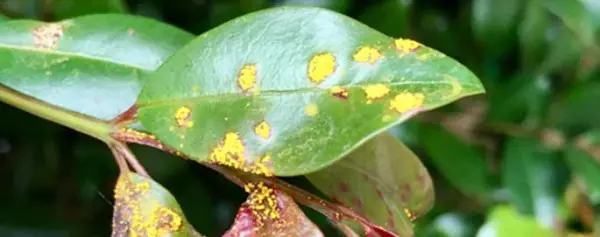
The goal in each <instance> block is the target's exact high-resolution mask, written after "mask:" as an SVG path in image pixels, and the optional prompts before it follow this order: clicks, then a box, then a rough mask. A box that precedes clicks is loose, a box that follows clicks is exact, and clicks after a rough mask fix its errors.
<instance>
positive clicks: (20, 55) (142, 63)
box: [0, 14, 192, 120]
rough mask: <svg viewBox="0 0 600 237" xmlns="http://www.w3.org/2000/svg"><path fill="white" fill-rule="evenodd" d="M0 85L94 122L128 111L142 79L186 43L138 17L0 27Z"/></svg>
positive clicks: (185, 38) (174, 32) (183, 38)
mask: <svg viewBox="0 0 600 237" xmlns="http://www.w3.org/2000/svg"><path fill="white" fill-rule="evenodd" d="M0 32H2V34H0V68H2V77H0V83H1V84H3V85H5V86H7V87H10V88H12V89H14V90H17V91H19V92H22V93H24V94H27V95H29V96H32V97H35V98H37V99H40V100H42V101H45V102H47V103H49V104H52V105H56V106H59V107H63V108H65V109H68V110H72V111H75V112H79V113H82V114H86V115H89V116H92V117H96V118H99V119H106V120H108V119H112V118H114V117H116V116H117V115H118V114H120V113H121V112H123V111H125V110H127V108H129V107H130V106H131V105H133V104H134V101H135V99H136V97H137V95H138V93H139V91H140V89H141V84H140V80H141V79H140V77H141V75H142V74H145V73H147V72H148V71H152V70H154V69H156V68H157V67H158V66H159V65H160V64H161V63H162V62H163V61H164V60H165V58H167V57H168V56H170V55H171V54H172V53H173V52H174V51H175V50H176V49H177V48H179V47H181V46H183V44H185V43H186V42H187V41H188V40H190V39H191V38H192V35H191V34H188V33H186V32H184V31H181V30H179V29H176V28H173V27H171V26H168V25H165V24H163V23H159V22H157V21H154V20H151V19H146V18H142V17H136V16H128V15H116V14H103V15H90V16H84V17H78V18H74V19H71V20H65V21H61V22H56V23H43V22H37V21H31V20H13V21H9V22H5V23H3V24H0Z"/></svg>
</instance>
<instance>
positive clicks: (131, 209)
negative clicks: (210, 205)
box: [112, 173, 201, 237]
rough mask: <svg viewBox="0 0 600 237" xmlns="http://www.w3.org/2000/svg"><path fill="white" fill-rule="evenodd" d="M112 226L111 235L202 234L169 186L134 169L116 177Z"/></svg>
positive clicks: (196, 236) (181, 236) (117, 236)
mask: <svg viewBox="0 0 600 237" xmlns="http://www.w3.org/2000/svg"><path fill="white" fill-rule="evenodd" d="M112 226H113V232H112V236H113V237H127V236H178V237H184V236H185V237H187V236H195V237H199V236H201V235H200V234H199V233H198V232H196V230H194V228H193V227H192V226H191V225H190V224H189V223H188V222H187V220H186V218H185V216H184V215H183V211H182V210H181V208H180V207H179V204H178V203H177V200H175V198H174V197H173V196H172V195H171V194H170V193H169V191H168V190H166V189H165V188H164V187H162V186H161V185H160V184H158V183H156V182H154V181H153V180H151V179H148V178H145V177H143V176H140V175H137V174H135V173H125V174H121V176H120V177H119V180H118V181H117V185H116V187H115V205H114V213H113V222H112Z"/></svg>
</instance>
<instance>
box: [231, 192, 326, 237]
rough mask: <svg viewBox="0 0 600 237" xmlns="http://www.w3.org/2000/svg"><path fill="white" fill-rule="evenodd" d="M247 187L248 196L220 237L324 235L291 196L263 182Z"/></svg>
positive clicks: (305, 236)
mask: <svg viewBox="0 0 600 237" xmlns="http://www.w3.org/2000/svg"><path fill="white" fill-rule="evenodd" d="M250 185H252V187H251V188H247V191H249V192H250V196H249V197H248V199H247V200H246V202H245V203H243V204H242V205H241V207H240V209H239V211H238V214H237V216H236V217H235V221H234V223H233V225H232V226H231V228H230V229H229V230H228V231H227V232H226V233H225V234H224V235H223V237H244V236H245V237H270V236H290V237H295V236H297V237H323V236H324V235H323V233H321V230H319V228H318V227H317V226H316V225H315V224H314V223H312V222H311V221H310V219H308V217H306V215H305V214H304V213H303V212H302V210H300V208H299V207H298V205H297V204H296V203H295V202H294V200H293V199H292V198H291V197H290V196H288V195H287V194H285V193H284V192H281V191H279V190H275V189H272V188H270V187H268V186H266V185H264V184H263V183H258V184H256V185H254V184H250ZM247 187H248V186H247ZM266 213H268V215H267V214H266Z"/></svg>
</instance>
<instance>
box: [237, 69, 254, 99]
mask: <svg viewBox="0 0 600 237" xmlns="http://www.w3.org/2000/svg"><path fill="white" fill-rule="evenodd" d="M255 84H256V65H254V64H247V65H244V67H242V69H241V70H240V73H239V75H238V85H239V86H240V88H241V89H242V90H243V91H244V92H246V91H248V90H250V89H252V88H253V87H254V85H255Z"/></svg>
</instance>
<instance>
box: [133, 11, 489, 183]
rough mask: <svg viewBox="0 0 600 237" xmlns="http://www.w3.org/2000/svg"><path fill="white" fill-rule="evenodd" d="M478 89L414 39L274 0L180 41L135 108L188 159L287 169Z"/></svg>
mask: <svg viewBox="0 0 600 237" xmlns="http://www.w3.org/2000/svg"><path fill="white" fill-rule="evenodd" d="M290 29H294V30H290ZM482 92H483V88H482V86H481V84H480V82H479V81H478V79H477V78H476V77H475V76H474V75H473V74H472V73H471V72H470V71H469V70H468V69H467V68H465V67H464V66H462V65H461V64H459V63H458V62H456V61H455V60H453V59H451V58H448V57H446V56H445V55H443V54H441V53H439V52H437V51H435V50H433V49H431V48H428V47H425V46H423V45H420V44H419V43H417V42H414V41H412V40H407V39H398V40H394V39H392V38H390V37H388V36H385V35H383V34H381V33H378V32H376V31H374V30H372V29H370V28H368V27H366V26H365V25H363V24H361V23H359V22H357V21H355V20H352V19H350V18H348V17H346V16H343V15H340V14H337V13H334V12H331V11H329V10H324V9H318V8H302V7H289V8H288V7H282V8H271V9H268V10H263V11H259V12H255V13H251V14H248V15H245V16H243V17H240V18H237V19H235V20H232V21H230V22H228V23H226V24H224V25H221V26H219V27H217V28H215V29H213V30H211V31H208V32H206V33H204V34H203V35H201V36H199V37H198V38H197V39H195V40H194V41H193V42H191V43H190V44H188V45H186V46H185V47H183V48H182V49H181V50H179V51H178V52H177V53H175V54H174V55H173V56H172V57H171V58H170V59H169V60H167V62H165V64H163V65H162V66H161V67H160V68H159V69H158V70H157V71H156V73H153V74H152V76H151V77H150V78H149V79H148V81H147V83H146V84H145V85H144V88H143V89H142V92H141V94H140V97H139V98H138V101H137V106H138V107H139V110H138V114H137V115H138V119H139V120H140V121H141V122H142V124H143V126H144V127H145V128H146V129H148V131H150V132H151V133H153V134H155V135H156V136H157V138H159V139H160V140H162V141H163V142H164V143H165V144H166V145H168V146H170V147H173V148H176V149H178V150H179V151H180V152H181V153H183V154H184V155H187V156H189V157H191V158H192V159H193V160H196V161H199V162H214V163H219V164H223V165H227V166H232V167H236V168H239V169H243V170H246V171H249V172H252V173H258V174H267V175H269V174H275V175H278V176H292V175H301V174H305V173H309V172H312V171H316V170H319V169H321V168H323V167H326V166H328V165H330V164H332V163H333V162H335V161H337V160H339V159H340V158H341V157H343V156H344V155H346V154H347V153H349V152H350V151H352V150H353V149H354V148H356V147H358V146H359V145H360V144H362V143H364V142H365V141H366V140H367V139H368V138H370V137H372V136H374V135H376V134H377V133H379V132H381V131H383V130H384V129H386V128H388V127H390V126H393V125H395V124H398V123H399V122H400V121H402V120H405V119H406V118H405V117H407V116H408V117H410V115H411V113H412V114H414V112H415V111H416V110H430V109H434V108H437V107H439V106H442V105H445V104H448V103H450V102H452V101H455V100H457V99H459V98H462V97H464V96H468V95H472V94H478V93H482Z"/></svg>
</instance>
